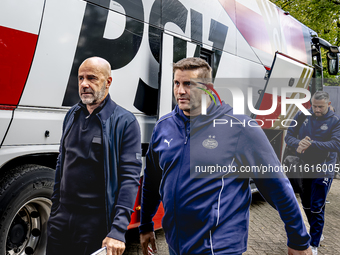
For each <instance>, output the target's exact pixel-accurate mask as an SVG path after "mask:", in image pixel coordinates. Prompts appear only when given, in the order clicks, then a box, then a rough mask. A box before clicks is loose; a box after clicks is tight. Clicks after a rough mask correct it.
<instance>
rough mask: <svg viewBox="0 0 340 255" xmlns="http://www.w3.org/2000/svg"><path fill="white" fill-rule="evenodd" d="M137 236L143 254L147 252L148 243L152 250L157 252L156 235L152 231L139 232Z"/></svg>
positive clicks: (145, 254)
mask: <svg viewBox="0 0 340 255" xmlns="http://www.w3.org/2000/svg"><path fill="white" fill-rule="evenodd" d="M139 237H140V244H141V246H142V251H143V255H148V254H149V253H148V245H149V243H151V247H152V252H153V253H157V247H156V237H155V233H154V232H153V231H150V232H145V233H141V234H140V235H139Z"/></svg>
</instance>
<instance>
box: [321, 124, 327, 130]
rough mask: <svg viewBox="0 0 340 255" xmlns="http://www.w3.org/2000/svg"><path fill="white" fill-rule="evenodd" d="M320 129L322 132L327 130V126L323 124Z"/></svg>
mask: <svg viewBox="0 0 340 255" xmlns="http://www.w3.org/2000/svg"><path fill="white" fill-rule="evenodd" d="M320 128H321V129H322V130H327V129H328V126H327V124H323V125H322V126H321V127H320Z"/></svg>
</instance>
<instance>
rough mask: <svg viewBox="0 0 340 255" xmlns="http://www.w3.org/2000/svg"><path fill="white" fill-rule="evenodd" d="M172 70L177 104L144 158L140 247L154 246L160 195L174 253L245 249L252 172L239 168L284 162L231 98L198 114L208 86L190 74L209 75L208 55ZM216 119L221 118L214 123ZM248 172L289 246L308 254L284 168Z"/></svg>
mask: <svg viewBox="0 0 340 255" xmlns="http://www.w3.org/2000/svg"><path fill="white" fill-rule="evenodd" d="M174 72H175V75H174V94H175V97H176V99H177V102H178V105H177V106H176V107H175V109H174V110H173V111H172V112H171V113H169V114H167V115H165V116H163V117H162V118H160V120H159V121H158V122H157V124H156V126H155V128H154V131H153V134H152V138H151V142H150V146H149V150H148V153H147V158H146V160H147V161H146V168H145V174H144V182H143V193H142V209H141V226H140V228H139V229H140V233H141V244H142V248H143V253H144V254H147V245H148V243H151V244H152V247H153V249H156V247H155V240H154V233H153V222H152V217H153V215H154V214H155V212H156V210H157V207H158V205H159V203H160V202H161V201H162V202H163V206H164V218H163V222H162V223H163V229H164V231H165V236H166V240H167V242H168V244H169V249H170V254H241V253H243V252H245V251H246V249H247V238H248V224H249V206H250V202H251V191H250V187H249V175H242V173H240V172H238V171H235V169H237V170H240V169H241V167H246V166H269V165H271V166H273V167H278V168H280V162H279V161H278V159H277V157H276V155H275V152H274V150H273V149H272V146H271V145H270V143H269V141H268V139H267V137H266V136H265V134H264V132H263V131H262V129H261V128H260V127H258V126H257V127H251V126H256V124H255V123H254V122H253V121H251V119H250V118H249V117H248V116H243V115H234V114H233V110H232V108H231V107H230V106H229V105H227V104H225V103H224V102H223V103H222V105H220V104H219V103H218V104H216V105H215V103H211V101H209V102H208V103H210V105H209V107H208V108H207V114H206V115H205V116H203V115H200V112H201V108H200V107H201V101H200V99H201V94H202V93H204V92H202V90H201V89H197V88H196V86H200V87H201V88H203V86H202V85H197V84H196V85H193V84H191V83H190V79H191V78H209V77H211V74H210V72H211V68H210V66H209V65H208V64H207V63H206V62H205V61H203V60H201V59H199V58H189V59H184V60H181V61H179V62H178V63H176V64H175V65H174ZM216 100H217V98H216ZM189 117H190V119H189ZM216 119H218V120H219V121H217V122H219V123H220V124H216V123H217V122H216V123H215V124H216V125H214V120H216ZM249 121H250V122H249ZM221 123H224V124H221ZM248 123H249V125H248ZM228 167H229V169H231V170H228ZM206 169H210V172H207V171H206ZM214 171H215V172H214ZM241 177H242V178H241ZM251 177H252V178H253V179H254V181H255V182H256V185H257V187H258V188H259V190H260V191H261V193H262V195H263V196H264V197H265V198H266V200H267V201H268V202H269V203H270V204H271V205H272V206H273V207H274V208H276V209H277V210H278V211H279V213H280V216H281V218H282V220H283V221H284V223H285V229H286V232H287V236H288V242H287V243H288V247H289V248H288V249H289V254H311V251H310V249H309V248H308V247H309V241H310V237H309V235H308V233H307V231H306V228H305V225H304V223H303V219H302V216H301V212H300V209H299V206H298V203H297V200H296V198H295V196H294V192H293V189H292V187H291V185H290V183H289V181H288V179H287V178H285V177H284V175H283V174H282V172H280V171H278V172H274V171H273V172H271V173H269V172H267V173H266V174H262V173H258V172H257V173H253V174H251Z"/></svg>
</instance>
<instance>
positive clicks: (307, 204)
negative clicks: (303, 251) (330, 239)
mask: <svg viewBox="0 0 340 255" xmlns="http://www.w3.org/2000/svg"><path fill="white" fill-rule="evenodd" d="M332 180H333V179H332V178H319V179H303V181H302V187H303V190H302V192H301V193H300V196H301V202H302V206H303V209H304V211H305V213H306V216H307V219H308V223H309V225H310V230H309V234H310V236H311V239H312V240H311V244H310V245H311V246H315V247H319V245H320V238H321V235H322V230H323V226H324V224H325V203H326V197H327V194H328V191H329V189H330V188H331V184H332Z"/></svg>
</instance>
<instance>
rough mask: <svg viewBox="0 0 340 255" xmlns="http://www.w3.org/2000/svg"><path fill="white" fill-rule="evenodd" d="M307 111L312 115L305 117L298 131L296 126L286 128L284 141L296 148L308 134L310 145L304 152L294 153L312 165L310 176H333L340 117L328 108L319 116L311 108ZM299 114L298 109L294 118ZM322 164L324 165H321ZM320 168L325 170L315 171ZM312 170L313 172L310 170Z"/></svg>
mask: <svg viewBox="0 0 340 255" xmlns="http://www.w3.org/2000/svg"><path fill="white" fill-rule="evenodd" d="M309 111H310V113H312V115H309V116H306V117H305V120H304V122H303V123H302V125H301V127H300V129H299V131H298V132H296V131H297V130H296V127H290V128H288V131H287V135H286V137H285V142H286V143H287V144H288V145H289V146H292V147H294V148H295V149H297V148H298V147H299V142H300V141H301V140H302V139H303V138H305V137H306V136H308V137H309V138H310V139H311V140H312V145H311V146H309V147H308V148H307V150H306V151H305V152H304V153H301V154H300V153H296V155H298V156H299V157H300V158H301V159H302V160H303V161H304V163H305V164H308V166H312V165H314V167H310V171H309V174H310V176H311V177H313V176H315V177H320V178H321V177H328V178H333V177H334V173H335V171H336V169H335V166H336V165H335V164H336V162H337V153H338V152H340V117H339V116H338V115H336V114H335V113H334V112H333V111H331V110H330V109H329V108H328V112H327V113H326V114H325V115H324V116H321V117H316V116H315V115H314V113H313V109H310V110H309ZM301 114H303V113H302V112H301V111H299V112H298V113H297V114H296V115H295V117H294V119H295V120H297V119H298V118H299V116H300V115H301ZM296 134H298V136H297V135H296ZM297 137H298V138H297ZM322 164H324V165H325V167H322ZM337 167H339V166H337ZM322 169H326V170H327V171H319V172H318V171H317V170H322ZM312 170H313V171H314V172H311V171H312Z"/></svg>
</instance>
